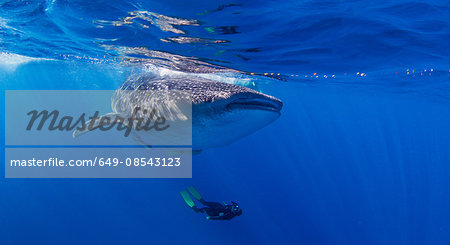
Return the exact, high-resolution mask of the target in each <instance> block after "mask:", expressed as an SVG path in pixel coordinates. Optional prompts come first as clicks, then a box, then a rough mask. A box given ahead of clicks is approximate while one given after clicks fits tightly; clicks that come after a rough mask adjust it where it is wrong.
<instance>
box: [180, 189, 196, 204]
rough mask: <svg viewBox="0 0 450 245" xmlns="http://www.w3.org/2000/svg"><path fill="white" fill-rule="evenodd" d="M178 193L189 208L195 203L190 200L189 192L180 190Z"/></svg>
mask: <svg viewBox="0 0 450 245" xmlns="http://www.w3.org/2000/svg"><path fill="white" fill-rule="evenodd" d="M180 195H181V197H182V198H183V199H184V201H185V202H186V204H187V205H188V206H189V207H191V208H193V207H195V203H194V201H193V200H192V198H191V197H190V196H189V193H188V192H187V191H180Z"/></svg>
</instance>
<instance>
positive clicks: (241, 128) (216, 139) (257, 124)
mask: <svg viewBox="0 0 450 245" xmlns="http://www.w3.org/2000/svg"><path fill="white" fill-rule="evenodd" d="M150 91H151V92H152V93H151V95H150V96H149V95H148V94H147V93H146V92H150ZM155 91H156V92H160V93H155ZM179 91H182V92H183V91H184V92H187V93H188V94H189V96H186V97H185V96H180V93H172V94H171V93H170V92H179ZM182 104H185V105H186V104H187V105H189V106H192V107H191V109H192V111H191V112H192V114H191V115H185V114H184V113H182V111H181V110H180V109H179V108H180V107H182ZM111 105H112V110H113V112H112V113H109V114H107V115H109V116H110V115H121V117H124V118H126V117H128V116H130V115H132V114H133V113H135V112H133V108H136V107H139V108H143V109H145V108H150V106H155V105H157V106H158V110H160V111H165V114H164V115H165V119H167V120H169V121H172V122H175V121H180V120H191V121H192V149H193V150H194V151H196V152H200V151H202V150H205V149H209V148H215V147H221V146H225V145H228V144H231V143H233V142H235V141H237V140H239V139H240V138H243V137H245V136H247V135H249V134H252V133H253V132H255V131H257V130H259V129H261V128H263V127H265V126H267V125H268V124H270V123H271V122H273V121H275V120H276V119H277V118H278V117H279V116H280V115H281V109H282V107H283V102H282V101H281V100H279V99H277V98H275V97H273V96H270V95H267V94H264V93H261V92H258V91H255V90H253V89H251V88H248V87H244V86H239V85H234V84H229V83H224V82H219V81H215V80H210V79H206V78H202V77H190V76H189V77H158V76H155V75H152V74H143V75H137V76H136V75H135V76H131V77H130V78H129V79H127V80H126V81H125V82H124V83H123V84H122V85H121V86H120V87H119V88H118V89H117V90H116V91H115V93H114V95H113V97H112V103H111ZM188 117H191V118H188ZM98 121H101V120H98ZM88 123H89V122H88ZM98 126H99V125H98V123H97V124H96V125H95V126H94V128H95V127H98ZM132 127H133V128H135V127H136V125H132ZM88 131H89V129H85V130H76V131H75V132H74V133H73V136H74V137H77V136H79V135H81V134H84V133H86V132H88ZM134 133H135V136H136V137H137V139H138V140H139V141H140V142H141V143H142V144H147V143H146V142H147V139H146V138H147V137H148V135H147V134H146V133H145V132H140V131H134ZM148 145H149V146H150V144H148Z"/></svg>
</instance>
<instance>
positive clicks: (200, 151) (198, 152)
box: [192, 150, 202, 156]
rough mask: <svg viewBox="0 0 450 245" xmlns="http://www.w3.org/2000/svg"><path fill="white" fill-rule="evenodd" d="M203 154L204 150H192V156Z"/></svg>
mask: <svg viewBox="0 0 450 245" xmlns="http://www.w3.org/2000/svg"><path fill="white" fill-rule="evenodd" d="M200 153H202V150H192V155H193V156H196V155H198V154H200Z"/></svg>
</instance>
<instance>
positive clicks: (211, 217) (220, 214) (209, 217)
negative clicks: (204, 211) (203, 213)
mask: <svg viewBox="0 0 450 245" xmlns="http://www.w3.org/2000/svg"><path fill="white" fill-rule="evenodd" d="M223 215H224V213H219V215H218V216H208V217H206V219H212V220H218V219H223Z"/></svg>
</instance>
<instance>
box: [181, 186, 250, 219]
mask: <svg viewBox="0 0 450 245" xmlns="http://www.w3.org/2000/svg"><path fill="white" fill-rule="evenodd" d="M189 194H190V195H189ZM180 195H181V197H182V198H183V199H184V201H185V202H186V204H187V205H188V206H189V207H190V208H192V210H194V211H195V212H198V213H206V214H207V215H208V217H206V219H210V220H231V219H232V218H234V217H236V216H240V215H242V209H241V208H240V207H239V205H238V204H237V203H235V202H233V201H231V204H226V203H225V204H221V203H218V202H207V201H205V199H203V197H202V195H201V194H200V193H199V192H198V191H197V190H196V189H195V188H194V187H193V186H189V187H188V188H187V189H186V190H183V191H180ZM191 195H192V196H193V197H194V198H195V199H196V200H197V201H199V202H200V203H201V204H202V205H203V206H204V207H201V208H199V207H197V206H196V205H195V202H194V201H193V200H192V198H191Z"/></svg>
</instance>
